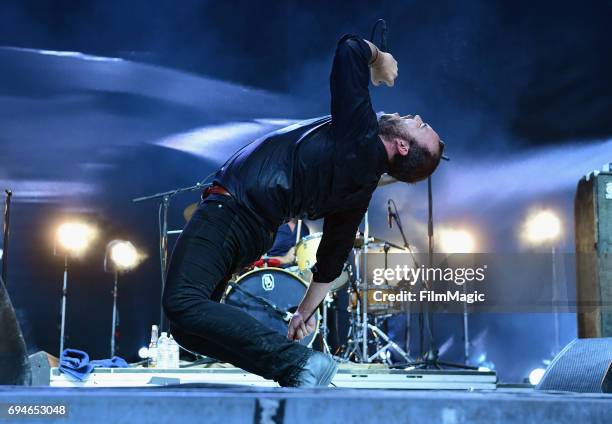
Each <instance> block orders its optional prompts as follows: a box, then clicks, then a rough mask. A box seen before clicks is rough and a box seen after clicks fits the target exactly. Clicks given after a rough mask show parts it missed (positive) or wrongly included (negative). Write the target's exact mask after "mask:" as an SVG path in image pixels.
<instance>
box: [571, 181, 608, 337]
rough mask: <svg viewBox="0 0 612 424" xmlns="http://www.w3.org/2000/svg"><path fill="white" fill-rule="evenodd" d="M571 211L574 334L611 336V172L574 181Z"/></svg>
mask: <svg viewBox="0 0 612 424" xmlns="http://www.w3.org/2000/svg"><path fill="white" fill-rule="evenodd" d="M574 212H575V214H574V217H575V225H576V284H577V288H576V300H577V301H578V314H577V316H578V337H581V338H586V337H612V173H611V172H599V173H591V174H589V175H587V176H585V177H583V178H582V179H581V180H580V181H579V182H578V188H577V190H576V198H575V203H574Z"/></svg>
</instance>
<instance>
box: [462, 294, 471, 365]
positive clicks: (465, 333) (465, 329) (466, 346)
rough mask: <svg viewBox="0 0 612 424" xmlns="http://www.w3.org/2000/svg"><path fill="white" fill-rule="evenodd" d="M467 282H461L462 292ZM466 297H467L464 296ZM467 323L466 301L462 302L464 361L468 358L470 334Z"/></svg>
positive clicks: (466, 361)
mask: <svg viewBox="0 0 612 424" xmlns="http://www.w3.org/2000/svg"><path fill="white" fill-rule="evenodd" d="M466 285H467V284H463V294H466V291H467V288H466V287H465V286H466ZM466 299H467V297H466ZM468 331H469V325H468V311H467V301H464V302H463V356H464V360H465V363H466V364H467V363H468V360H469V359H470V335H469V332H468Z"/></svg>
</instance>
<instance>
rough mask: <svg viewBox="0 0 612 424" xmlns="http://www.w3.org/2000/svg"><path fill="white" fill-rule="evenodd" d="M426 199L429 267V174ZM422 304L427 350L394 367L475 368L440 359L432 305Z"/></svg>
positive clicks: (430, 199) (431, 203)
mask: <svg viewBox="0 0 612 424" xmlns="http://www.w3.org/2000/svg"><path fill="white" fill-rule="evenodd" d="M427 201H428V217H427V239H428V253H429V267H430V268H431V267H433V255H434V245H433V237H434V230H433V228H434V227H433V190H432V184H431V175H430V176H429V177H427ZM423 284H424V285H425V287H426V288H429V287H428V284H427V282H425V281H423ZM421 305H423V304H421ZM424 305H425V306H426V308H425V309H426V311H425V312H424V313H423V312H421V314H422V315H424V316H425V321H424V324H425V325H424V326H425V327H427V332H428V334H429V349H428V350H427V352H425V354H424V355H423V357H422V358H421V359H419V360H418V361H416V362H412V363H407V364H397V365H396V367H415V368H421V369H442V367H449V368H459V369H465V370H477V369H478V368H477V367H473V366H471V365H466V364H458V363H454V362H446V361H441V360H440V356H439V352H438V348H437V346H436V342H435V339H434V335H433V329H432V328H433V313H432V311H431V309H432V308H431V306H432V305H431V304H430V302H429V301H427V302H425V303H424ZM419 332H420V334H419V337H420V339H421V348H422V346H423V343H422V340H423V332H424V327H421V328H419Z"/></svg>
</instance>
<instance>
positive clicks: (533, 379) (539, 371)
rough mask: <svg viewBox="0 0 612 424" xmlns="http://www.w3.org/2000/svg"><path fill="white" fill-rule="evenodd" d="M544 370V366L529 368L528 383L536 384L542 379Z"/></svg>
mask: <svg viewBox="0 0 612 424" xmlns="http://www.w3.org/2000/svg"><path fill="white" fill-rule="evenodd" d="M545 372H546V370H545V369H544V368H535V369H533V370H531V372H530V373H529V384H531V385H532V386H537V385H538V384H539V383H540V381H541V380H542V377H544V373H545Z"/></svg>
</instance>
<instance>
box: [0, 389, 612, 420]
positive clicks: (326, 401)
mask: <svg viewBox="0 0 612 424" xmlns="http://www.w3.org/2000/svg"><path fill="white" fill-rule="evenodd" d="M0 404H1V405H2V411H0V421H2V420H3V419H6V418H9V415H8V414H7V408H8V406H9V405H64V406H66V408H67V414H68V416H67V417H57V418H52V417H50V416H46V417H45V418H44V419H41V420H40V421H38V420H34V419H33V417H31V416H30V417H27V418H25V419H22V420H21V422H47V423H53V422H57V423H65V422H67V421H70V422H79V423H88V424H98V423H100V424H108V423H114V424H119V423H140V422H143V423H156V424H157V423H159V424H162V423H181V424H186V423H192V422H193V423H196V422H197V423H211V424H212V423H222V424H230V423H250V422H253V423H257V424H259V423H291V424H299V423H308V424H312V423H319V422H320V423H326V424H328V423H343V424H349V423H385V424H387V423H389V424H391V423H408V422H411V423H412V422H415V423H416V422H418V423H429V422H431V423H444V424H455V423H468V422H469V423H474V424H480V423H482V424H485V423H486V424H493V423H516V424H519V423H520V424H524V423H537V424H560V423H571V424H582V423H609V422H610V419H611V417H612V395H587V394H569V393H545V392H537V391H534V390H532V389H521V388H505V387H498V388H497V389H496V390H480V391H457V390H452V391H451V390H446V391H445V390H383V389H346V388H329V389H306V390H305V389H282V388H268V387H247V386H236V385H210V384H208V385H206V384H186V385H180V386H166V387H144V388H57V387H9V386H0ZM9 419H11V418H9ZM12 419H14V417H13V418H12Z"/></svg>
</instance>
